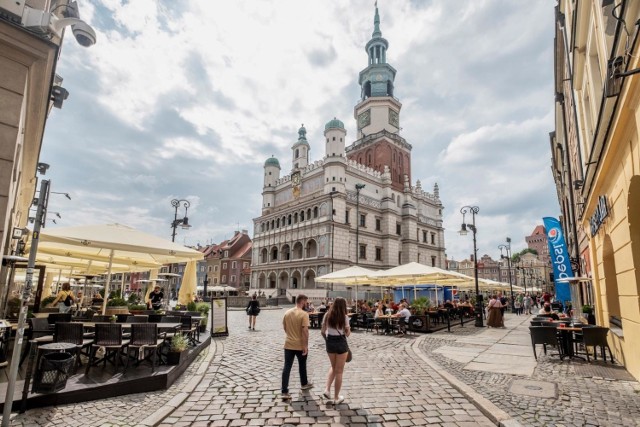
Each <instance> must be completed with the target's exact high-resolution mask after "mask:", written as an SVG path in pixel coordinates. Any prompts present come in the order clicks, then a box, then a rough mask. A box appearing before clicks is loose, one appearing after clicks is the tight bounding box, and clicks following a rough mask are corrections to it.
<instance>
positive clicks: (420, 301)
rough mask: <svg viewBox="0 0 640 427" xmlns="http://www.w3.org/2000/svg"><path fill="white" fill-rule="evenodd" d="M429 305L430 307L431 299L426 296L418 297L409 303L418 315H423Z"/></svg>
mask: <svg viewBox="0 0 640 427" xmlns="http://www.w3.org/2000/svg"><path fill="white" fill-rule="evenodd" d="M429 307H431V300H430V299H429V298H427V297H418V298H416V299H414V300H413V302H412V303H411V308H412V309H414V310H415V313H416V315H418V316H421V315H424V314H425V313H426V311H427V310H428V309H429Z"/></svg>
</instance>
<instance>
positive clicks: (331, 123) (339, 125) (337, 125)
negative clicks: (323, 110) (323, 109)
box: [324, 117, 344, 130]
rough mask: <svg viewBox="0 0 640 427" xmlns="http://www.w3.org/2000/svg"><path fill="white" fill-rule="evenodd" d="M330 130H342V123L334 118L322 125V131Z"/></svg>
mask: <svg viewBox="0 0 640 427" xmlns="http://www.w3.org/2000/svg"><path fill="white" fill-rule="evenodd" d="M331 128H338V129H344V123H342V122H341V121H340V120H338V119H336V118H335V117H334V118H333V120H330V121H329V122H328V123H327V124H326V125H324V130H329V129H331Z"/></svg>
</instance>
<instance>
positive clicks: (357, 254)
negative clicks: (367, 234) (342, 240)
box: [356, 184, 364, 299]
mask: <svg viewBox="0 0 640 427" xmlns="http://www.w3.org/2000/svg"><path fill="white" fill-rule="evenodd" d="M363 188H364V184H356V265H358V260H359V259H360V244H359V243H360V242H359V237H360V190H362V189H363ZM356 299H357V296H356Z"/></svg>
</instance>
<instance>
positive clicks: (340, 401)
mask: <svg viewBox="0 0 640 427" xmlns="http://www.w3.org/2000/svg"><path fill="white" fill-rule="evenodd" d="M342 402H344V396H338V398H337V399H336V400H335V402H333V404H334V405H339V404H341V403H342Z"/></svg>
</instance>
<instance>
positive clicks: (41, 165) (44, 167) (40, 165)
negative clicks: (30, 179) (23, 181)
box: [38, 163, 49, 175]
mask: <svg viewBox="0 0 640 427" xmlns="http://www.w3.org/2000/svg"><path fill="white" fill-rule="evenodd" d="M47 169H49V165H48V164H47V163H38V172H40V173H41V174H42V175H45V174H46V173H47Z"/></svg>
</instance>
